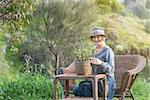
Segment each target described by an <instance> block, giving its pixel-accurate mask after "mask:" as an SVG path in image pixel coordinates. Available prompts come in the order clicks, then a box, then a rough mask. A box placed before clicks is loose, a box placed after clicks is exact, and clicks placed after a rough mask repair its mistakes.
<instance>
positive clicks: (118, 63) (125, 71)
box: [56, 55, 146, 100]
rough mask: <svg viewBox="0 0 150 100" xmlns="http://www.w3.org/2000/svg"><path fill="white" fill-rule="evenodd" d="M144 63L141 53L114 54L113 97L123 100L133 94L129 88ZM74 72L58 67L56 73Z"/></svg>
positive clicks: (71, 69)
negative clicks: (114, 88) (114, 81)
mask: <svg viewBox="0 0 150 100" xmlns="http://www.w3.org/2000/svg"><path fill="white" fill-rule="evenodd" d="M145 64H146V59H145V58H144V57H143V56H141V55H116V56H115V78H116V82H117V84H116V93H115V97H117V98H118V99H119V100H124V99H125V97H131V98H132V99H133V100H134V96H133V94H132V93H131V91H130V89H131V87H132V85H133V83H134V81H135V79H136V77H137V75H138V73H139V72H141V71H142V69H143V68H144V66H145ZM62 73H75V68H70V67H66V68H59V69H57V70H56V74H62ZM69 84H70V85H72V84H74V80H72V81H69Z"/></svg>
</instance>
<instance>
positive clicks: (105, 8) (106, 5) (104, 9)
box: [96, 0, 123, 14]
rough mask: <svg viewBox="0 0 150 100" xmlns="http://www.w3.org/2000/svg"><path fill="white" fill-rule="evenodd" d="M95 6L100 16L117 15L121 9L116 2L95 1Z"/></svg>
mask: <svg viewBox="0 0 150 100" xmlns="http://www.w3.org/2000/svg"><path fill="white" fill-rule="evenodd" d="M96 5H98V7H99V8H100V13H102V14H103V13H104V14H106V13H111V12H112V13H119V12H120V11H121V9H122V7H123V6H122V5H121V4H120V3H119V2H118V0H96Z"/></svg>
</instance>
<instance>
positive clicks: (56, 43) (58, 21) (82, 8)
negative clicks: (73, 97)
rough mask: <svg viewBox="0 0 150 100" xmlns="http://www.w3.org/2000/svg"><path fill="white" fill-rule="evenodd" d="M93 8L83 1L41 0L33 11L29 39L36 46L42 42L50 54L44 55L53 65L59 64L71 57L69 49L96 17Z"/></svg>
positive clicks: (75, 44)
mask: <svg viewBox="0 0 150 100" xmlns="http://www.w3.org/2000/svg"><path fill="white" fill-rule="evenodd" d="M81 2H82V3H81ZM95 11H96V9H95V7H94V5H93V4H90V3H88V2H86V1H84V2H83V1H78V2H71V3H69V2H67V1H64V2H60V1H57V0H56V1H54V0H50V1H49V2H48V3H45V2H44V3H42V4H41V5H39V6H38V7H37V9H36V11H35V13H34V14H35V17H34V18H35V19H34V21H33V23H31V26H30V29H31V31H32V32H30V33H31V34H32V36H33V39H32V41H33V43H35V44H36V46H39V47H40V46H41V44H42V45H44V47H43V48H44V50H46V51H47V50H49V52H50V53H51V55H46V56H51V59H53V65H54V66H55V67H56V66H59V65H58V61H60V64H61V65H63V63H66V62H67V61H68V60H67V59H69V60H70V59H71V60H73V58H74V57H75V56H74V55H73V49H74V48H78V46H79V45H80V43H82V42H83V40H84V39H85V38H86V37H87V35H85V34H86V33H87V30H89V26H90V24H91V23H92V22H93V21H95V19H96V14H95ZM30 33H29V34H30ZM28 36H30V35H28ZM31 50H32V49H31ZM66 51H69V52H66ZM68 55H71V57H70V58H69V56H68Z"/></svg>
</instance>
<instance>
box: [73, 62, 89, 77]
mask: <svg viewBox="0 0 150 100" xmlns="http://www.w3.org/2000/svg"><path fill="white" fill-rule="evenodd" d="M75 72H76V73H77V75H91V73H92V67H91V63H90V61H75Z"/></svg>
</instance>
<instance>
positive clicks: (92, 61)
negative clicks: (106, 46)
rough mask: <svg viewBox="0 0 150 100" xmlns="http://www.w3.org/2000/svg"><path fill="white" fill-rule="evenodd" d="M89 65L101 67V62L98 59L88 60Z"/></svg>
mask: <svg viewBox="0 0 150 100" xmlns="http://www.w3.org/2000/svg"><path fill="white" fill-rule="evenodd" d="M90 63H91V64H96V65H102V63H103V61H101V60H100V59H98V58H90Z"/></svg>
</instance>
